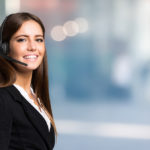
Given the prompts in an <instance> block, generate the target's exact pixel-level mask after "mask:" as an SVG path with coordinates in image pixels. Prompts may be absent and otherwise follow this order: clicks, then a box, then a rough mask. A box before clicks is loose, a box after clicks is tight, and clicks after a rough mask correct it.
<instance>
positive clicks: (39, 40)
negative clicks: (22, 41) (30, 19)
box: [36, 38, 44, 42]
mask: <svg viewBox="0 0 150 150" xmlns="http://www.w3.org/2000/svg"><path fill="white" fill-rule="evenodd" d="M36 41H37V42H43V41H44V39H42V38H38V39H36Z"/></svg>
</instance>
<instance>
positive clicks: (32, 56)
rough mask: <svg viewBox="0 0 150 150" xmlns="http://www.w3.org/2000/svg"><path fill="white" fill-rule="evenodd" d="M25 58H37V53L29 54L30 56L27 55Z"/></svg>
mask: <svg viewBox="0 0 150 150" xmlns="http://www.w3.org/2000/svg"><path fill="white" fill-rule="evenodd" d="M24 58H25V59H32V58H37V56H35V55H29V56H25V57H24Z"/></svg>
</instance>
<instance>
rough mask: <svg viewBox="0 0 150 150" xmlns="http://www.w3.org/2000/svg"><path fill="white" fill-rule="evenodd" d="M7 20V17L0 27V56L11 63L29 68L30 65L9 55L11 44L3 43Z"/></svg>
mask: <svg viewBox="0 0 150 150" xmlns="http://www.w3.org/2000/svg"><path fill="white" fill-rule="evenodd" d="M6 20H7V17H6V18H5V19H4V21H3V23H2V25H1V27H0V56H2V57H3V58H5V59H7V60H9V61H12V62H15V63H19V64H21V65H24V66H27V65H28V64H26V63H23V62H21V61H18V60H16V59H14V58H11V57H9V56H8V55H7V54H8V53H9V44H8V42H3V38H2V33H3V28H4V24H5V22H6Z"/></svg>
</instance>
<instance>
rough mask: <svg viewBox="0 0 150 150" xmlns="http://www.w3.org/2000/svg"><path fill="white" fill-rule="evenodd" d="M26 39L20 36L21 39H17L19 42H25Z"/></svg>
mask: <svg viewBox="0 0 150 150" xmlns="http://www.w3.org/2000/svg"><path fill="white" fill-rule="evenodd" d="M24 41H25V39H24V38H19V39H17V42H24Z"/></svg>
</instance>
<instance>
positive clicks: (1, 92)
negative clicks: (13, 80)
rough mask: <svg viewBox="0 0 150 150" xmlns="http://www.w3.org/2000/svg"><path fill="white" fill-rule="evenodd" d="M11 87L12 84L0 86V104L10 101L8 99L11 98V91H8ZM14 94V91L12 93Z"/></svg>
mask: <svg viewBox="0 0 150 150" xmlns="http://www.w3.org/2000/svg"><path fill="white" fill-rule="evenodd" d="M11 88H13V87H12V86H8V87H1V88H0V104H2V103H3V104H8V103H10V102H11V101H10V99H13V98H12V96H11V93H10V92H9V91H10V90H11ZM14 94H15V93H14Z"/></svg>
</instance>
